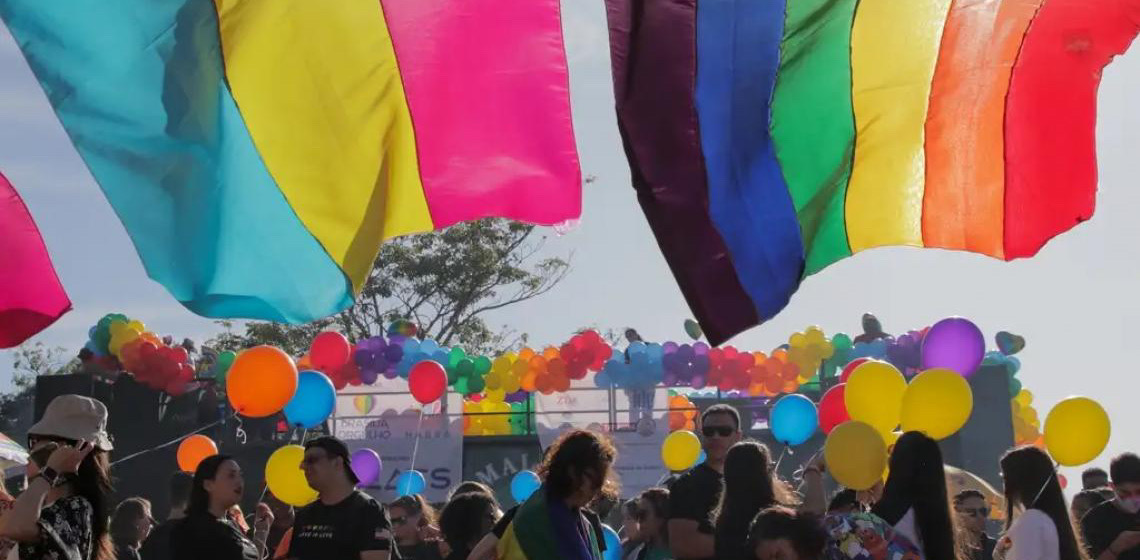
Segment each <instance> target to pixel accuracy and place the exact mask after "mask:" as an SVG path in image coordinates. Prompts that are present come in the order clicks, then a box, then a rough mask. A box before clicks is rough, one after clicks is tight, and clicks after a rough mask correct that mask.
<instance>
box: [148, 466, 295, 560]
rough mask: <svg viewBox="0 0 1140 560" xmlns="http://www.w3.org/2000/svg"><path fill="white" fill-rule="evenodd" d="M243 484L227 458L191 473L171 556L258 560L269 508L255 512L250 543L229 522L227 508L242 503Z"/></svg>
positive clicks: (178, 559) (270, 516)
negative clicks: (183, 509)
mask: <svg viewBox="0 0 1140 560" xmlns="http://www.w3.org/2000/svg"><path fill="white" fill-rule="evenodd" d="M244 489H245V480H244V479H243V478H242V475H241V467H240V466H238V464H237V462H236V461H234V460H233V458H231V457H229V456H228V455H213V456H210V457H207V458H205V459H203V460H202V462H201V463H199V464H198V469H197V470H195V471H194V485H193V486H192V487H191V488H190V506H189V507H188V508H187V511H186V519H184V520H182V523H180V524H179V525H178V526H177V527H175V529H174V535H173V537H172V539H171V543H170V544H171V554H173V556H174V558H175V560H200V559H208V560H260V559H261V557H262V556H263V555H264V553H265V537H266V536H267V535H268V534H269V526H270V525H271V524H272V523H273V514H272V513H269V508H268V507H264V508H258V516H257V519H256V521H255V522H254V535H256V536H257V539H259V540H255V539H251V538H250V537H249V536H248V535H246V534H245V533H243V532H242V530H241V529H239V528H238V526H237V525H236V524H235V523H234V522H233V520H232V519H230V517H229V515H228V513H229V511H230V508H232V507H233V506H235V505H237V504H238V502H240V501H241V497H242V493H243V491H244Z"/></svg>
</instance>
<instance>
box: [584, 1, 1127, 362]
mask: <svg viewBox="0 0 1140 560" xmlns="http://www.w3.org/2000/svg"><path fill="white" fill-rule="evenodd" d="M606 4H607V8H608V16H609V23H610V37H611V49H612V58H613V69H614V89H615V93H616V97H617V113H618V123H619V128H620V130H621V133H622V137H623V140H624V143H625V146H626V152H627V156H628V159H629V162H630V167H631V169H632V176H633V179H634V187H635V189H636V190H637V192H638V196H639V199H640V202H641V205H642V208H643V209H644V211H645V214H646V217H647V218H648V220H649V223H650V225H651V226H652V228H653V230H654V232H655V234H656V236H657V241H658V244H659V245H660V246H661V249H662V252H663V253H664V255H665V257H666V259H667V261H668V262H669V264H670V266H671V268H672V270H673V273H674V275H675V276H676V278H677V281H678V283H679V284H680V287H681V290H682V292H683V293H684V295H685V297H686V299H687V300H688V302H689V305H690V306H691V307H692V309H693V312H694V314H695V315H696V316H697V318H698V320H699V321H700V322H701V325H702V327H703V329H704V332H705V333H706V335H707V336H708V337H709V339H710V341H711V342H713V343H714V344H718V343H720V342H723V341H725V340H727V339H728V338H730V337H731V336H733V335H735V334H737V333H740V332H742V331H743V330H745V329H747V328H750V327H752V326H754V325H756V324H758V323H760V322H763V321H765V320H767V319H769V318H771V317H773V316H774V315H776V314H777V313H778V312H779V311H780V310H782V309H783V308H784V307H785V306H786V305H787V304H788V302H789V300H790V298H791V297H792V295H793V294H794V293H795V292H796V290H797V289H798V288H799V285H800V283H801V282H802V281H803V280H804V278H806V277H807V276H809V275H812V274H814V273H816V272H819V271H820V270H822V269H823V268H825V267H827V266H828V265H830V264H832V263H834V262H836V261H838V260H840V259H843V258H845V257H848V256H850V255H852V254H854V253H857V252H859V251H863V250H866V249H871V248H874V247H881V246H886V245H909V246H915V247H937V248H942V249H954V250H963V251H971V252H976V253H981V254H985V255H989V256H991V257H995V258H999V259H1005V260H1011V259H1015V258H1021V257H1030V256H1033V255H1034V254H1036V253H1037V251H1039V250H1040V249H1041V248H1042V247H1043V246H1044V245H1045V243H1046V242H1047V241H1048V240H1049V239H1051V238H1052V237H1054V236H1056V235H1058V234H1060V233H1063V232H1065V231H1067V230H1069V229H1070V228H1072V227H1073V226H1075V225H1077V224H1079V223H1080V222H1082V221H1085V220H1087V219H1089V218H1090V217H1091V216H1092V213H1093V207H1094V202H1095V195H1096V147H1095V137H1094V129H1095V123H1096V94H1097V88H1098V86H1099V82H1100V76H1101V71H1102V70H1103V69H1104V67H1105V66H1106V65H1107V64H1108V63H1109V62H1110V61H1111V60H1112V58H1113V57H1115V56H1116V55H1118V54H1121V53H1123V52H1124V51H1125V50H1126V49H1127V48H1128V46H1129V44H1130V43H1131V42H1132V40H1133V38H1134V37H1135V36H1136V34H1137V31H1138V29H1140V0H764V1H755V0H606Z"/></svg>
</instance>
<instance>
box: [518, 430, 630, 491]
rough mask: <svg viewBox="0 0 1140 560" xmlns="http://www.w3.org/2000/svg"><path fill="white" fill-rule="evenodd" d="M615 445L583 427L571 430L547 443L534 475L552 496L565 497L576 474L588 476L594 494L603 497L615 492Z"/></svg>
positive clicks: (574, 487)
mask: <svg viewBox="0 0 1140 560" xmlns="http://www.w3.org/2000/svg"><path fill="white" fill-rule="evenodd" d="M616 460H617V448H615V447H614V445H613V444H612V443H610V441H609V440H607V439H605V438H604V437H602V436H600V435H598V434H595V433H594V432H589V431H586V430H571V431H569V432H566V433H564V434H562V435H561V436H559V437H558V439H557V440H556V441H555V442H554V444H553V445H551V446H550V449H549V450H548V453H547V454H546V457H545V458H544V459H543V461H542V464H540V465H539V466H538V476H539V478H541V479H542V481H543V485H544V486H545V487H546V494H547V496H548V497H550V498H552V499H565V498H567V497H569V496H570V495H572V494H573V493H574V491H575V490H577V487H576V484H580V483H578V482H576V481H575V478H577V477H583V476H589V477H591V479H592V482H593V483H594V487H595V488H596V489H597V494H598V495H600V496H603V497H607V498H614V497H616V496H617V495H618V483H617V481H616V480H615V478H616V476H615V474H614V471H613V465H614V462H615V461H616Z"/></svg>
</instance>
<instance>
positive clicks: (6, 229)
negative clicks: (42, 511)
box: [0, 175, 71, 463]
mask: <svg viewBox="0 0 1140 560" xmlns="http://www.w3.org/2000/svg"><path fill="white" fill-rule="evenodd" d="M0 263H2V268H0V270H3V273H2V274H0V348H12V347H15V346H19V345H20V344H22V343H23V342H24V341H26V340H27V339H29V338H31V337H32V336H34V335H36V333H39V332H40V331H42V330H43V329H46V328H47V327H49V326H50V325H51V324H52V323H55V322H56V320H57V319H59V318H60V317H62V316H63V314H64V313H67V312H68V311H70V310H71V300H70V299H68V297H67V292H65V291H64V290H63V285H62V284H60V283H59V277H58V276H56V273H55V268H54V267H53V266H52V264H51V256H50V255H49V254H48V251H47V247H46V246H45V245H44V240H43V238H42V237H40V230H39V228H37V227H36V222H35V220H33V219H32V215H31V214H30V213H29V212H28V208H27V206H25V205H24V201H23V199H21V198H20V194H19V193H17V192H16V189H15V188H13V187H12V184H11V183H9V182H8V179H7V178H5V177H4V176H3V175H0ZM5 440H7V441H5ZM10 441H11V440H8V437H7V436H5V435H4V434H0V463H2V462H3V461H4V460H8V459H10V457H8V456H6V455H5V453H6V452H7V451H9V450H8V449H7V447H8V446H7V443H10ZM17 447H19V446H17ZM9 455H10V453H9ZM25 455H26V453H25ZM25 458H26V457H25Z"/></svg>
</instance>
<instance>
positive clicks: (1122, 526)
mask: <svg viewBox="0 0 1140 560" xmlns="http://www.w3.org/2000/svg"><path fill="white" fill-rule="evenodd" d="M1124 531H1140V514H1134V513H1127V512H1125V511H1121V509H1120V508H1118V507H1116V502H1115V501H1109V502H1105V503H1103V504H1100V505H1099V506H1096V507H1094V508H1092V509H1090V510H1089V512H1088V513H1086V514H1085V517H1084V519H1081V534H1082V535H1084V537H1085V546H1086V547H1088V549H1089V556H1091V557H1093V558H1096V557H1097V556H1100V555H1101V553H1102V552H1104V551H1106V550H1108V547H1110V546H1112V541H1114V540H1116V537H1117V536H1119V535H1120V533H1123V532H1124ZM1118 552H1120V554H1119V555H1117V557H1116V558H1117V560H1140V546H1138V547H1135V548H1130V549H1128V550H1124V551H1118Z"/></svg>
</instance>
